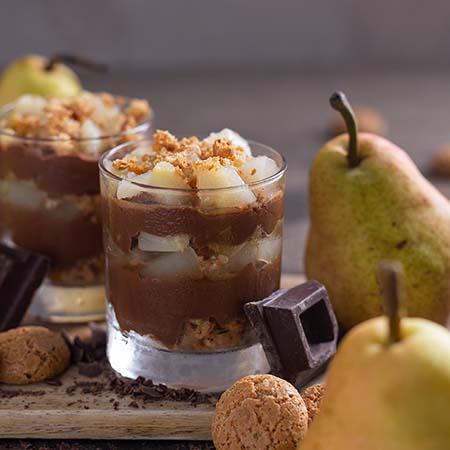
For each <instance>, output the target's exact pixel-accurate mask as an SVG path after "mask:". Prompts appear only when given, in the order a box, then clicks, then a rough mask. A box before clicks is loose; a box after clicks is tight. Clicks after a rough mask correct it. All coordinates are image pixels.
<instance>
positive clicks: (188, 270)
mask: <svg viewBox="0 0 450 450" xmlns="http://www.w3.org/2000/svg"><path fill="white" fill-rule="evenodd" d="M201 274H202V272H201V269H200V263H199V261H198V257H197V254H196V253H195V251H194V250H193V249H192V248H191V247H188V248H187V249H186V250H185V251H184V252H173V253H167V254H165V255H162V256H159V257H158V258H154V259H152V260H151V261H149V262H147V263H146V264H145V267H144V268H143V269H141V275H142V276H144V277H152V278H176V277H189V278H198V277H201Z"/></svg>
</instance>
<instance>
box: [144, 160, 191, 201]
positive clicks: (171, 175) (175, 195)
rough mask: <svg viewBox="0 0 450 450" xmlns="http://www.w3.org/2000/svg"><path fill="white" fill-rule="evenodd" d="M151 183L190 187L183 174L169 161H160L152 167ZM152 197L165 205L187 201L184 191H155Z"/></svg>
mask: <svg viewBox="0 0 450 450" xmlns="http://www.w3.org/2000/svg"><path fill="white" fill-rule="evenodd" d="M152 185H153V186H156V187H163V188H173V189H186V190H187V189H191V187H190V186H189V184H188V183H187V181H186V180H185V179H184V178H183V175H182V174H181V173H180V172H179V171H178V170H177V169H176V167H175V166H174V165H172V164H171V163H169V162H166V161H161V162H159V163H158V164H156V165H155V167H154V168H153V178H152ZM152 194H153V195H154V197H155V198H156V199H157V200H158V201H159V202H161V203H164V204H165V205H177V204H183V203H185V202H187V198H186V196H185V193H183V192H179V191H169V190H167V191H164V192H162V191H155V192H153V193H152Z"/></svg>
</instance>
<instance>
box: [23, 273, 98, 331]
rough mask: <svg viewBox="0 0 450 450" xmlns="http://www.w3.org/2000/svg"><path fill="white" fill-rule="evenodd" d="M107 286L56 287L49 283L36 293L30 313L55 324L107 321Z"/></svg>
mask: <svg viewBox="0 0 450 450" xmlns="http://www.w3.org/2000/svg"><path fill="white" fill-rule="evenodd" d="M105 305H106V302H105V287H104V286H103V285H97V286H86V287H80V286H77V287H72V286H56V285H53V284H51V283H50V282H49V281H46V282H45V283H44V284H43V285H42V286H41V287H40V288H39V290H38V291H37V292H36V294H35V296H34V299H33V302H32V304H31V307H30V309H29V313H30V314H31V315H33V316H35V317H39V318H40V319H43V320H46V321H48V322H54V323H77V322H78V323H79V322H92V321H97V320H104V319H105Z"/></svg>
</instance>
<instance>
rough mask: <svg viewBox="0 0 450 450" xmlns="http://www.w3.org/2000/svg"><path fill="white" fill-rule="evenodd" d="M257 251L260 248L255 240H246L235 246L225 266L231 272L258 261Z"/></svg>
mask: <svg viewBox="0 0 450 450" xmlns="http://www.w3.org/2000/svg"><path fill="white" fill-rule="evenodd" d="M257 251H258V248H257V246H256V245H255V243H254V242H244V243H243V244H241V245H238V246H235V248H234V249H233V251H232V253H231V255H230V256H229V260H228V263H227V264H226V266H225V267H224V268H225V269H226V270H228V271H230V272H238V271H239V270H241V269H243V268H244V267H245V266H247V265H248V264H254V263H256V259H257Z"/></svg>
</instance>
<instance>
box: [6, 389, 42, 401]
mask: <svg viewBox="0 0 450 450" xmlns="http://www.w3.org/2000/svg"><path fill="white" fill-rule="evenodd" d="M45 394H46V392H45V391H42V390H39V391H25V390H24V389H3V388H0V398H3V399H7V398H15V397H22V396H23V397H42V396H43V395H45Z"/></svg>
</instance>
